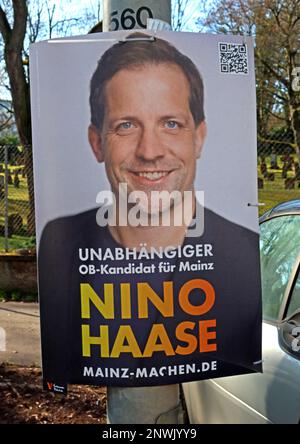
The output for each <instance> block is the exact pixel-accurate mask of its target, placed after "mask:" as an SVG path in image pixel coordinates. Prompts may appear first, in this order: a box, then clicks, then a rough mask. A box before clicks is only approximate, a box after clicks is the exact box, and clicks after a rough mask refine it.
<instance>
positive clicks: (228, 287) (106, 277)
mask: <svg viewBox="0 0 300 444" xmlns="http://www.w3.org/2000/svg"><path fill="white" fill-rule="evenodd" d="M95 220H96V218H95V210H91V211H89V212H85V213H82V214H80V215H76V216H71V217H67V218H62V219H58V220H56V221H53V222H51V223H50V224H48V225H47V226H46V228H45V230H44V232H43V235H42V239H41V242H40V250H39V290H40V303H41V327H42V351H43V377H44V382H45V383H46V382H47V381H49V380H50V381H53V382H55V383H57V384H62V385H64V384H66V383H81V384H95V385H115V386H147V385H162V384H163V385H164V384H173V383H178V382H185V381H192V380H198V379H207V378H216V377H219V376H226V375H233V374H241V373H249V372H255V371H261V364H260V363H259V361H260V360H261V354H260V353H261V352H260V347H261V304H260V271H259V252H258V235H257V234H256V233H253V232H251V231H250V230H247V229H245V228H244V227H241V226H239V225H236V224H233V223H231V222H229V221H227V220H226V219H224V218H222V217H220V216H218V215H216V214H215V213H213V212H211V211H209V210H206V211H205V230H204V234H203V235H202V236H201V237H198V238H186V239H185V241H184V244H183V245H182V246H180V247H178V248H173V249H171V248H170V249H168V250H167V251H164V250H160V251H156V252H155V251H154V252H153V251H151V254H150V253H149V248H148V253H147V252H146V248H143V247H144V246H141V248H140V249H138V250H135V251H134V250H128V249H124V248H123V247H122V246H121V245H119V244H118V243H117V242H116V241H115V240H114V239H113V238H112V236H111V234H110V232H109V230H108V229H107V227H105V228H101V227H99V226H97V224H96V223H95ZM88 311H90V312H89V313H88ZM83 338H85V339H83ZM93 342H94V344H93ZM89 355H90V356H89Z"/></svg>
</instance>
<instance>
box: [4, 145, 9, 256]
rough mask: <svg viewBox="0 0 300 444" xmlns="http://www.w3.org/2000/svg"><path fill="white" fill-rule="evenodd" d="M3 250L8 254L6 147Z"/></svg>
mask: <svg viewBox="0 0 300 444" xmlns="http://www.w3.org/2000/svg"><path fill="white" fill-rule="evenodd" d="M4 165H5V171H4V177H5V183H4V248H5V251H6V252H8V147H7V145H5V146H4Z"/></svg>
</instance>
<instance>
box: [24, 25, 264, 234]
mask: <svg viewBox="0 0 300 444" xmlns="http://www.w3.org/2000/svg"><path fill="white" fill-rule="evenodd" d="M131 32H132V31H131ZM145 33H147V34H149V35H150V34H153V35H156V36H157V37H160V38H163V39H165V40H168V41H169V42H170V43H172V44H173V45H174V46H176V47H177V48H178V49H179V51H181V52H182V53H183V54H185V55H187V56H188V57H190V58H191V59H192V60H193V62H194V63H195V64H196V66H197V67H198V69H199V71H200V73H201V75H202V78H203V82H204V111H205V116H206V123H207V128H208V135H207V139H206V141H205V144H204V147H203V152H202V155H201V158H200V159H199V160H198V162H197V176H196V183H195V188H196V190H204V191H205V206H206V207H207V208H209V209H211V210H213V211H215V212H216V213H218V214H220V215H221V216H223V217H225V218H226V219H228V220H230V221H232V222H235V223H238V224H240V225H242V226H244V227H246V228H249V229H251V230H253V231H255V232H258V211H257V207H255V206H249V205H248V203H250V204H256V203H257V199H258V197H257V168H256V165H257V156H256V99H255V77H254V60H253V42H252V39H251V38H247V37H242V36H223V35H209V34H194V33H182V32H180V33H176V32H170V31H159V32H155V31H145ZM128 34H129V32H128V31H121V32H114V33H100V34H92V35H86V36H80V37H73V38H65V39H57V40H49V41H44V42H39V43H35V44H33V45H31V51H30V82H31V106H32V122H33V153H34V179H35V203H36V228H37V238H39V237H40V235H41V232H42V230H43V228H44V226H45V224H46V223H47V222H48V221H50V220H53V219H56V218H57V217H61V216H66V215H71V214H76V213H79V212H82V211H85V210H88V209H91V208H95V207H97V204H96V196H97V194H98V192H99V191H101V190H103V189H106V190H108V189H110V187H109V184H108V181H107V179H106V173H105V169H104V164H99V163H97V162H96V159H95V157H94V155H93V153H92V150H91V148H90V145H89V142H88V138H87V129H88V125H89V123H90V110H89V84H90V79H91V77H92V74H93V73H94V71H95V69H96V66H97V61H98V60H99V59H100V57H101V55H102V54H103V52H104V51H106V50H107V49H108V48H109V47H110V46H111V45H113V44H114V43H116V42H117V40H118V39H121V38H124V37H125V36H126V35H128ZM219 42H225V43H239V44H242V43H245V44H246V45H247V51H248V70H249V73H248V74H246V75H244V74H228V73H221V70H220V63H219ZM128 44H130V43H128Z"/></svg>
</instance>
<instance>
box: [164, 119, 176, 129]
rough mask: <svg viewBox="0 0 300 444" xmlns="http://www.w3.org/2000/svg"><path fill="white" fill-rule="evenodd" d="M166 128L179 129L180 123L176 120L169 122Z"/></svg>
mask: <svg viewBox="0 0 300 444" xmlns="http://www.w3.org/2000/svg"><path fill="white" fill-rule="evenodd" d="M165 126H166V128H168V129H177V128H178V127H179V125H178V123H177V122H175V121H174V120H168V121H167V122H166V123H165Z"/></svg>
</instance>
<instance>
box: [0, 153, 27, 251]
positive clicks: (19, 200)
mask: <svg viewBox="0 0 300 444" xmlns="http://www.w3.org/2000/svg"><path fill="white" fill-rule="evenodd" d="M29 149H30V147H24V146H20V145H2V146H0V251H6V252H8V251H9V252H11V251H15V250H22V249H23V250H24V249H26V250H29V248H30V247H31V248H34V243H35V237H34V232H32V230H29V227H28V220H29V214H30V200H29V188H28V180H27V179H28V167H27V168H26V161H25V159H26V150H29ZM31 168H32V167H31ZM31 172H32V171H31Z"/></svg>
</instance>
